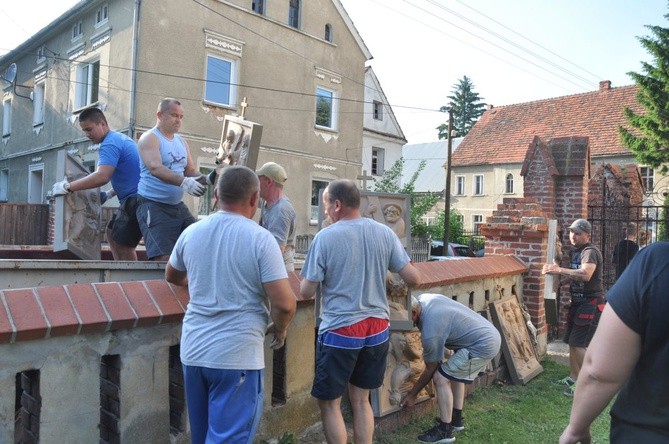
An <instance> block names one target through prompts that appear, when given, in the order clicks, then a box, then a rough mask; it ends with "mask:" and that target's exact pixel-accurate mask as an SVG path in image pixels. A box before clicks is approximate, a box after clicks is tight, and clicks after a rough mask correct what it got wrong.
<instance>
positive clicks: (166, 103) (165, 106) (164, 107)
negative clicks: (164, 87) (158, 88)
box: [158, 97, 181, 113]
mask: <svg viewBox="0 0 669 444" xmlns="http://www.w3.org/2000/svg"><path fill="white" fill-rule="evenodd" d="M173 103H174V104H176V105H179V106H181V102H179V101H178V100H177V99H175V98H173V97H165V98H164V99H163V100H161V101H160V103H159V104H158V111H160V112H161V113H166V112H167V111H169V109H170V105H171V104H173Z"/></svg>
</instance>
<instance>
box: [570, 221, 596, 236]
mask: <svg viewBox="0 0 669 444" xmlns="http://www.w3.org/2000/svg"><path fill="white" fill-rule="evenodd" d="M569 229H570V230H571V231H574V232H579V233H580V232H586V233H588V234H590V233H591V232H592V225H590V222H588V221H587V220H585V219H576V220H575V221H574V222H572V224H571V225H570V226H569Z"/></svg>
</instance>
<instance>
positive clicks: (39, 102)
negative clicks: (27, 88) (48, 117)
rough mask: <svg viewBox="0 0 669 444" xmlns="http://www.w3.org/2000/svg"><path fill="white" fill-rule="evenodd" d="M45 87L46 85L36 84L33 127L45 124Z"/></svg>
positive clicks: (42, 83)
mask: <svg viewBox="0 0 669 444" xmlns="http://www.w3.org/2000/svg"><path fill="white" fill-rule="evenodd" d="M44 85H45V83H44V82H43V81H42V82H38V83H35V90H34V91H33V126H37V125H41V124H43V123H44Z"/></svg>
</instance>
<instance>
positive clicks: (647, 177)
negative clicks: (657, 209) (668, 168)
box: [639, 166, 655, 194]
mask: <svg viewBox="0 0 669 444" xmlns="http://www.w3.org/2000/svg"><path fill="white" fill-rule="evenodd" d="M639 174H640V175H641V182H643V187H644V188H645V192H646V194H650V193H652V192H653V188H655V170H654V169H653V168H651V167H648V166H642V167H640V168H639Z"/></svg>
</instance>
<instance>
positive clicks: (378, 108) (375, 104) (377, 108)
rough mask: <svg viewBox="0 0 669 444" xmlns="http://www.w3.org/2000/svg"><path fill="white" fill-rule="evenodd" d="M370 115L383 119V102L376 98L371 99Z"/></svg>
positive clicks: (375, 118) (376, 118)
mask: <svg viewBox="0 0 669 444" xmlns="http://www.w3.org/2000/svg"><path fill="white" fill-rule="evenodd" d="M372 117H373V118H374V120H383V103H381V102H379V101H378V100H374V101H372Z"/></svg>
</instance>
